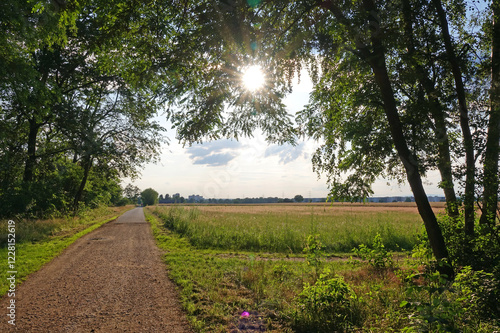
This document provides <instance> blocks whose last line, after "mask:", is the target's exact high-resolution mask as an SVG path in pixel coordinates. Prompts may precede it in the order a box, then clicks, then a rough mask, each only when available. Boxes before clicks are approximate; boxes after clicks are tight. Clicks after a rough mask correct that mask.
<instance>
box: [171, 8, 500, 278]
mask: <svg viewBox="0 0 500 333" xmlns="http://www.w3.org/2000/svg"><path fill="white" fill-rule="evenodd" d="M198 4H199V3H198ZM256 4H257V3H256ZM466 5H467V4H466V3H463V2H458V1H451V2H446V3H444V4H443V3H441V1H439V0H433V1H423V0H412V1H395V2H394V1H392V2H389V1H375V0H364V1H359V2H354V3H352V2H339V1H320V0H317V1H313V0H302V1H300V0H297V1H284V0H268V1H262V2H259V3H258V4H257V5H255V6H254V5H249V4H248V3H247V2H245V1H237V0H235V1H230V2H226V1H220V2H216V4H215V5H214V6H212V7H210V8H207V7H206V4H205V3H202V4H199V6H194V7H193V8H190V9H191V10H190V12H192V13H196V12H197V10H199V9H201V8H203V13H204V14H203V15H202V17H201V21H200V22H199V23H201V25H200V26H199V27H196V26H195V27H193V29H191V30H189V31H186V36H185V38H183V39H185V40H197V41H198V42H199V43H197V44H196V45H190V47H188V48H187V50H188V53H190V54H192V55H193V58H191V59H192V62H191V64H192V67H190V68H189V69H190V70H192V72H196V71H198V72H197V73H199V75H193V76H192V77H194V78H196V82H194V81H193V80H190V79H189V77H187V76H186V77H183V79H184V80H186V82H188V86H189V90H190V91H191V92H192V93H190V94H189V95H188V97H186V98H185V99H183V100H182V101H181V103H180V105H178V106H180V109H177V110H175V111H172V112H171V113H170V114H169V117H170V118H171V119H172V120H173V121H174V123H175V124H176V126H178V128H179V131H178V134H179V138H181V139H183V140H185V141H187V142H194V141H200V140H202V139H204V138H207V139H212V138H218V137H220V136H229V137H235V138H237V137H238V136H239V135H251V131H252V130H253V129H254V128H255V126H262V127H264V130H265V131H266V133H267V134H268V137H269V139H270V140H276V141H283V140H290V141H292V142H293V140H294V137H293V134H295V133H297V132H298V133H301V134H304V135H309V136H312V137H313V138H317V139H321V140H323V141H324V142H325V143H324V145H322V146H321V147H320V149H318V151H317V154H316V155H315V156H314V158H313V165H314V168H315V170H316V171H318V172H320V173H326V174H327V176H328V183H329V185H330V189H331V196H332V197H333V198H334V199H336V198H337V199H339V198H346V199H351V200H354V201H356V200H359V199H361V198H364V197H366V196H367V195H369V194H371V193H372V192H371V191H372V190H371V186H372V184H373V182H374V181H375V179H377V177H390V178H394V179H396V180H398V181H406V182H408V183H409V185H410V186H411V188H412V192H413V196H414V198H415V202H416V204H417V207H418V210H419V213H420V215H421V217H422V220H423V222H424V225H425V227H426V230H427V234H428V237H429V240H430V244H431V247H432V250H433V252H434V255H435V257H436V258H437V259H438V260H442V259H446V258H448V256H449V254H448V251H447V247H446V244H445V241H444V238H443V235H442V230H441V228H440V226H439V224H438V222H437V218H436V216H435V214H434V212H433V211H432V209H431V206H430V204H429V201H428V199H427V195H426V192H425V189H424V185H423V181H422V179H423V176H424V175H425V174H426V173H427V172H428V171H430V170H433V169H436V170H439V172H440V174H441V179H442V180H441V183H440V186H441V187H442V188H443V191H444V194H445V197H446V201H447V212H448V214H449V215H450V216H451V217H453V218H454V220H455V223H457V224H462V225H463V229H464V233H465V234H466V235H468V237H471V236H472V237H473V235H474V208H473V203H474V198H475V197H476V196H475V193H474V190H475V189H478V187H477V182H476V179H477V177H479V176H481V174H482V173H483V171H484V176H483V184H484V185H483V187H484V191H481V189H479V190H480V191H481V192H483V193H484V195H485V196H487V197H488V198H486V197H484V198H483V202H484V203H485V205H484V207H483V214H482V216H483V217H482V219H489V221H494V220H495V218H496V213H495V214H492V213H491V212H492V211H493V210H494V209H496V208H494V207H496V202H497V197H498V183H497V182H496V181H495V180H496V179H498V151H497V150H495V149H496V148H495V147H496V146H498V141H499V140H498V138H497V137H496V134H495V130H496V129H497V128H498V120H496V114H497V113H496V111H495V110H496V109H497V107H496V104H495V103H496V102H494V101H495V97H492V96H493V95H495V94H494V91H495V89H496V84H495V80H496V72H498V70H497V69H496V67H495V65H496V64H497V62H498V61H497V59H496V57H497V56H496V53H495V52H496V51H497V50H496V49H495V45H496V44H495V43H496V42H497V41H496V39H497V38H496V37H497V34H496V33H495V31H496V30H495V27H496V26H497V24H495V22H496V21H494V20H493V21H491V20H490V21H491V26H492V27H493V28H492V29H491V31H493V32H491V33H490V32H488V30H482V31H481V32H480V33H479V34H478V33H476V32H474V33H473V32H471V31H470V30H467V28H466V27H467V24H464V22H465V20H466V16H465V12H466V10H465V6H466ZM495 6H497V1H495V2H494V5H493V11H494V13H495V11H496V9H495V8H496V7H495ZM479 21H480V20H479ZM473 22H474V21H471V23H473ZM480 24H482V22H480ZM487 25H488V24H486V26H487ZM450 31H453V33H450ZM488 39H489V40H494V42H493V51H494V52H493V53H492V56H493V57H494V58H493V59H492V61H491V64H493V65H491V64H490V65H488V63H489V60H488V56H489V55H488V53H489V52H488V48H487V47H485V43H484V41H485V40H488ZM486 46H487V45H486ZM249 63H259V64H261V66H262V67H264V68H265V70H266V75H267V86H266V88H265V89H263V90H262V91H259V92H257V93H256V94H254V95H253V96H251V97H250V96H249V94H248V93H245V91H242V88H241V87H240V86H239V85H238V84H237V82H238V81H239V78H240V76H241V69H242V68H243V67H244V66H246V65H247V64H249ZM198 66H199V67H198ZM487 66H490V68H491V69H492V71H491V72H490V74H491V75H490V76H491V77H490V78H488V77H487V75H485V71H484V70H482V68H485V67H487ZM302 67H308V69H309V73H310V75H311V77H312V78H313V80H314V81H315V88H314V91H313V93H312V95H311V101H310V104H309V105H308V107H307V108H306V109H305V110H304V111H303V112H301V113H300V114H299V115H298V117H297V123H298V124H299V126H300V127H299V128H298V129H295V130H290V123H289V122H288V120H287V117H286V115H284V114H283V111H282V108H280V107H279V105H280V104H279V102H278V101H280V100H281V98H282V97H283V96H284V95H285V93H286V91H287V90H288V89H289V88H291V84H290V82H291V78H292V77H293V75H294V74H295V73H297V74H300V71H301V69H302ZM215 78H217V80H216V79H215ZM490 82H491V85H492V87H493V88H492V90H491V94H490V96H489V98H488V97H487V98H485V94H484V91H485V89H486V88H485V87H487V86H488V85H489V83H490ZM488 99H489V100H491V103H490V104H491V106H490V108H489V110H488V108H485V104H487V103H484V101H485V100H488ZM224 105H230V106H231V107H233V109H234V110H237V111H238V112H239V115H238V117H237V118H235V117H234V113H233V112H232V111H229V112H228V113H227V114H224V115H223V111H224ZM263 119H272V121H269V120H268V121H267V122H266V124H263V123H262V120H263ZM251 120H253V122H252V121H251ZM248 123H251V124H250V125H249V124H248ZM455 124H458V126H457V125H455ZM481 124H488V128H489V130H488V133H486V132H485V131H482V130H481V128H482V125H481ZM429 138H432V139H429ZM485 147H486V148H485ZM488 147H489V148H488ZM485 151H486V152H487V153H485ZM487 156H488V157H487ZM483 159H484V163H483V164H482V167H480V168H479V169H476V166H477V165H478V163H477V162H478V161H482V160H483ZM495 166H497V167H495ZM486 179H490V181H488V180H486ZM486 182H487V183H488V184H486ZM460 183H462V184H463V185H464V186H463V189H464V191H465V192H464V193H463V194H462V196H461V197H462V198H464V210H465V217H464V219H463V220H462V221H461V222H460V221H459V220H460V217H459V211H458V204H459V202H458V199H457V195H456V192H457V187H458V188H460V186H458V185H457V184H460ZM488 211H489V212H490V213H487V212H488ZM488 216H489V217H488ZM490 223H491V222H490ZM447 273H448V274H450V275H452V274H453V272H452V271H451V270H448V271H447Z"/></svg>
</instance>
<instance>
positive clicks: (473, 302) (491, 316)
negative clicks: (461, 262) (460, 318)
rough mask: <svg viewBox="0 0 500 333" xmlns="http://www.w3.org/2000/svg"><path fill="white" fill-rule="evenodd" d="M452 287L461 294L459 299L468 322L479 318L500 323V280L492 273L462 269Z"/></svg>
mask: <svg viewBox="0 0 500 333" xmlns="http://www.w3.org/2000/svg"><path fill="white" fill-rule="evenodd" d="M453 287H454V288H455V289H456V290H458V291H459V292H460V294H461V297H460V298H459V301H460V304H461V306H462V307H463V310H464V313H465V314H466V315H467V317H468V320H473V319H474V318H481V319H484V320H496V321H497V322H498V323H500V305H499V304H498V299H500V279H499V278H498V277H495V276H494V275H493V274H492V273H485V272H484V271H474V270H472V268H471V267H470V266H465V267H463V268H462V269H461V270H460V272H459V273H458V274H457V276H456V278H455V281H454V283H453Z"/></svg>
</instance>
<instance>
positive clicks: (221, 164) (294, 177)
mask: <svg viewBox="0 0 500 333" xmlns="http://www.w3.org/2000/svg"><path fill="white" fill-rule="evenodd" d="M311 89H312V82H311V81H310V80H309V79H308V76H307V74H305V75H302V77H301V82H300V84H298V83H297V82H296V83H295V87H294V90H293V92H292V93H291V94H290V95H289V96H288V97H287V98H286V100H285V101H284V102H285V104H286V105H287V106H288V110H289V112H290V113H292V114H293V113H295V112H296V111H298V110H300V109H301V108H302V106H303V105H305V104H306V103H307V101H308V98H309V92H310V91H311ZM158 120H159V121H160V122H162V123H163V125H165V128H168V129H169V132H167V136H168V137H169V138H170V144H169V145H165V146H164V147H163V149H162V154H161V160H160V162H159V163H156V164H153V163H151V164H148V165H146V166H145V168H144V169H143V170H142V171H141V174H142V176H141V177H140V178H139V179H137V180H135V181H134V182H132V181H131V180H130V179H124V181H123V184H124V185H126V184H128V183H133V184H134V185H137V186H138V187H139V188H140V189H141V190H144V189H146V188H148V187H151V188H153V189H155V190H156V191H157V192H158V193H160V194H163V195H165V194H167V193H168V194H170V195H172V194H174V193H180V194H181V195H182V196H185V197H187V196H189V195H192V194H198V195H202V196H203V197H205V198H223V199H225V198H238V197H240V198H242V197H287V198H292V197H294V196H295V195H297V194H300V195H302V196H304V197H305V198H309V197H314V198H317V197H326V196H327V194H328V187H327V185H326V177H324V176H323V177H321V178H319V179H318V175H317V174H316V173H315V172H313V170H312V162H311V157H312V154H313V153H314V151H315V150H316V149H317V147H318V146H319V144H318V143H317V142H314V141H312V140H309V141H303V142H299V144H298V145H296V146H291V145H283V146H279V145H269V144H267V142H266V141H265V140H264V138H263V136H262V135H260V133H255V136H254V137H253V138H242V139H240V141H234V140H218V141H212V142H207V143H204V144H196V145H193V146H191V147H182V145H181V144H179V143H178V142H177V141H176V140H175V138H174V137H175V132H174V130H170V127H171V126H169V125H168V124H166V123H165V121H164V120H163V118H161V117H160V118H158ZM437 182H438V179H437V177H436V175H435V174H432V175H431V176H430V177H429V178H428V179H427V182H426V187H427V190H428V195H441V191H440V190H439V189H438V188H437V186H436V185H437ZM374 191H375V194H374V196H406V195H411V191H410V189H409V187H408V186H399V185H398V184H397V183H396V182H392V184H387V181H386V180H383V179H381V180H379V181H377V182H376V184H375V186H374Z"/></svg>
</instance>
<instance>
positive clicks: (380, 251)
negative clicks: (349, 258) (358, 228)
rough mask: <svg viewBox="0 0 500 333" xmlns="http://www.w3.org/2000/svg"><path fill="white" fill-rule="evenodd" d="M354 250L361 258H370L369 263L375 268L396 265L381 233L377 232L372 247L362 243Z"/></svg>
mask: <svg viewBox="0 0 500 333" xmlns="http://www.w3.org/2000/svg"><path fill="white" fill-rule="evenodd" d="M352 251H353V252H354V253H355V254H356V255H357V256H358V257H360V258H361V259H363V260H368V263H369V264H370V265H371V266H372V267H374V268H375V269H384V268H389V267H392V266H393V265H394V263H393V261H392V255H391V253H390V252H388V251H387V250H386V249H385V246H384V243H383V242H382V237H381V236H380V234H377V235H376V236H375V238H374V239H373V244H372V248H369V247H367V246H366V245H364V244H361V245H360V246H358V247H357V248H354V249H352Z"/></svg>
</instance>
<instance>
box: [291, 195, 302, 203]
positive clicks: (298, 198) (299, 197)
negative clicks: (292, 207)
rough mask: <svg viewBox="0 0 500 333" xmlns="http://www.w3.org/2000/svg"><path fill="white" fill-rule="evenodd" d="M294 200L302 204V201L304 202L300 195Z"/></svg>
mask: <svg viewBox="0 0 500 333" xmlns="http://www.w3.org/2000/svg"><path fill="white" fill-rule="evenodd" d="M293 200H294V201H295V202H302V201H304V197H303V196H301V195H300V194H297V195H296V196H295V197H294V198H293Z"/></svg>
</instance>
